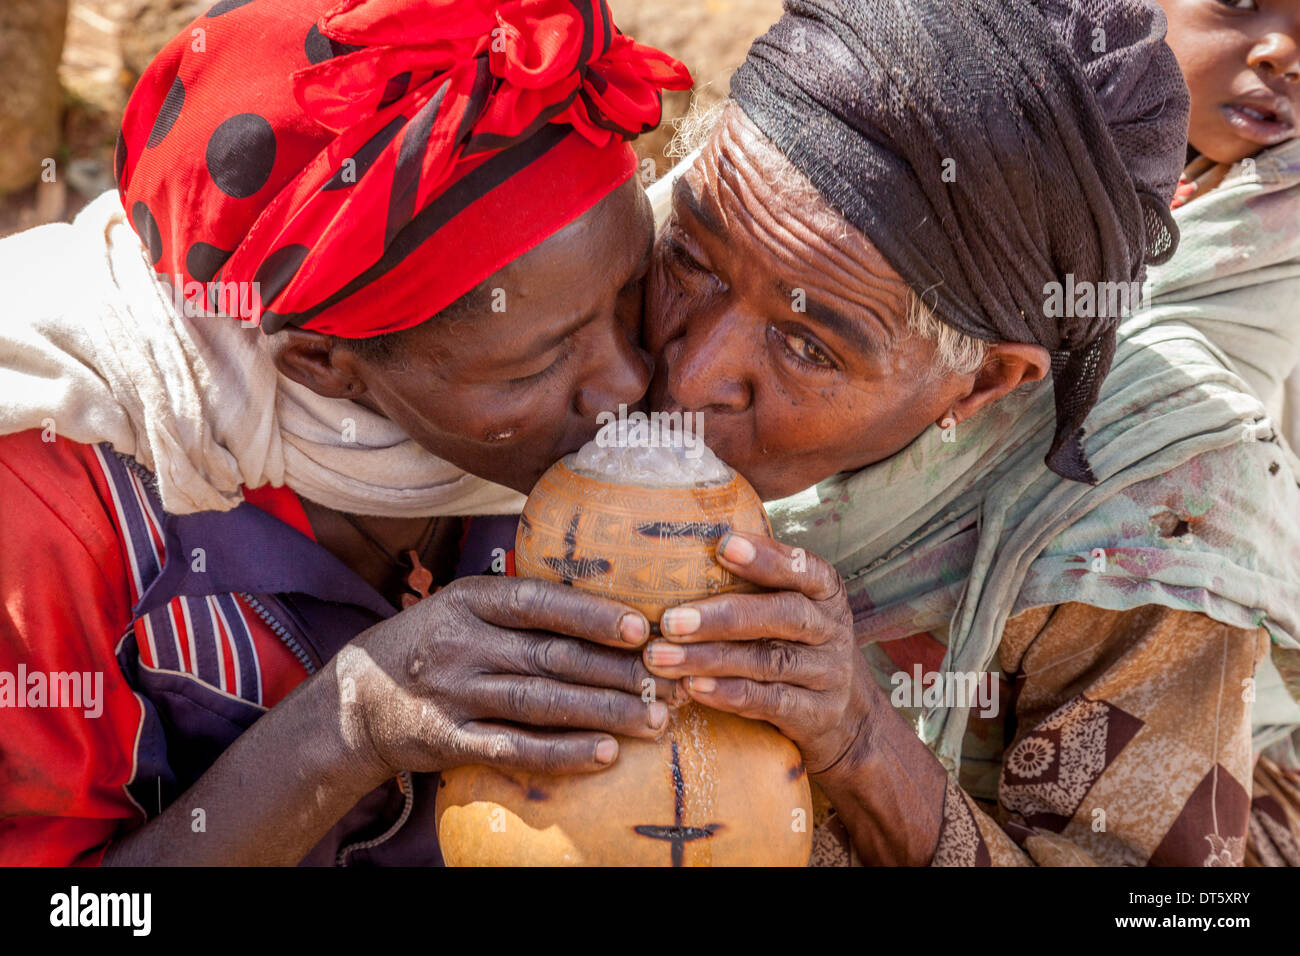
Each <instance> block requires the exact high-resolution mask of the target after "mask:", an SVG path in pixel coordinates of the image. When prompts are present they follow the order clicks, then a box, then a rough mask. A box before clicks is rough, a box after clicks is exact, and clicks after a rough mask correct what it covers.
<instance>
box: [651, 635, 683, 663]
mask: <svg viewBox="0 0 1300 956" xmlns="http://www.w3.org/2000/svg"><path fill="white" fill-rule="evenodd" d="M645 655H646V658H647V660H648V661H649V662H650V664H651V665H653V666H654V667H671V666H672V665H674V664H680V663H681V662H682V661H684V660H686V648H684V647H678V646H677V645H676V644H669V643H668V642H667V641H651V642H650V643H649V644H648V645H646V650H645Z"/></svg>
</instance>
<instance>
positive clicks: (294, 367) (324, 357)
mask: <svg viewBox="0 0 1300 956" xmlns="http://www.w3.org/2000/svg"><path fill="white" fill-rule="evenodd" d="M272 338H273V339H274V340H275V341H273V342H272V343H271V358H272V360H273V361H274V362H275V367H276V369H278V370H279V371H280V372H281V373H282V374H283V375H284V376H285V377H286V378H290V379H292V380H293V381H295V382H297V383H298V384H299V385H305V386H306V387H307V388H310V389H311V390H312V391H313V392H315V393H316V394H317V395H323V396H325V397H326V398H351V399H356V398H359V397H360V396H361V395H363V394H365V391H366V383H365V380H364V379H362V377H361V375H360V374H359V369H358V368H357V365H356V360H355V358H354V357H353V356H352V354H351V353H350V352H348V351H347V350H346V349H340V348H335V345H336V342H337V340H336V339H335V338H334V336H332V335H323V334H321V333H320V332H312V331H309V330H307V329H295V328H284V329H281V330H280V331H279V332H276V333H275V335H274V336H272Z"/></svg>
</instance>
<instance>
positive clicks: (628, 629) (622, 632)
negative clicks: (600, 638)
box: [618, 613, 646, 644]
mask: <svg viewBox="0 0 1300 956" xmlns="http://www.w3.org/2000/svg"><path fill="white" fill-rule="evenodd" d="M618 634H619V637H621V638H623V640H624V641H626V642H627V643H628V644H640V643H641V642H642V641H644V640H645V638H646V624H645V619H644V618H642V617H641V615H640V614H632V613H628V614H624V615H623V616H622V617H620V618H619V619H618Z"/></svg>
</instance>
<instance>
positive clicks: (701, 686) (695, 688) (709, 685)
mask: <svg viewBox="0 0 1300 956" xmlns="http://www.w3.org/2000/svg"><path fill="white" fill-rule="evenodd" d="M717 689H718V682H717V681H715V680H714V679H713V678H712V677H692V678H691V692H692V693H695V692H699V693H701V694H712V693H713V692H714V691H715V690H717Z"/></svg>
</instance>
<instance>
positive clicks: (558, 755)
mask: <svg viewBox="0 0 1300 956" xmlns="http://www.w3.org/2000/svg"><path fill="white" fill-rule="evenodd" d="M537 763H538V765H539V769H540V770H541V772H542V773H547V774H559V773H563V772H564V771H565V770H568V769H569V767H570V761H569V754H568V748H567V747H566V746H565V742H564V741H563V740H552V741H549V742H548V743H547V744H546V745H545V746H544V747H542V750H541V753H540V754H538V761H537Z"/></svg>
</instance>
